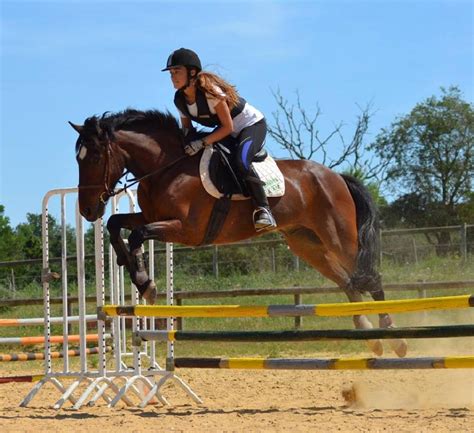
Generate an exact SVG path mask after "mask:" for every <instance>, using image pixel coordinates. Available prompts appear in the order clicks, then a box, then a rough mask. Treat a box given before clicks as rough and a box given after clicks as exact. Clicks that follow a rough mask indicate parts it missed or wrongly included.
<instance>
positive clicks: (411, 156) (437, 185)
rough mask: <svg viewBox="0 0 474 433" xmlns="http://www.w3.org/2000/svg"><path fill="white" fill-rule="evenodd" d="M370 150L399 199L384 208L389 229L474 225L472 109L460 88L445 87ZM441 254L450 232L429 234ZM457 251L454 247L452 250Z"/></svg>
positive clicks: (447, 246)
mask: <svg viewBox="0 0 474 433" xmlns="http://www.w3.org/2000/svg"><path fill="white" fill-rule="evenodd" d="M372 150H374V151H375V153H376V154H377V156H378V157H379V158H380V159H381V161H382V162H383V164H384V165H385V166H386V170H387V171H386V176H385V179H384V180H386V181H387V183H388V185H389V186H391V187H392V189H393V190H397V191H398V192H399V194H398V197H397V199H396V200H395V201H394V202H393V203H391V204H390V205H388V206H385V207H384V208H383V209H382V220H383V222H384V225H385V226H386V227H394V226H412V227H421V226H444V225H453V224H460V223H462V222H469V221H473V219H474V214H473V213H472V206H468V204H467V203H468V202H469V201H470V197H472V180H473V176H474V107H473V105H472V104H469V103H468V102H466V101H464V100H463V99H462V94H461V92H460V90H459V89H458V88H457V87H450V88H449V89H444V88H441V96H440V97H436V96H431V97H430V98H428V99H426V100H425V101H423V102H421V103H419V104H417V105H416V106H415V107H414V108H413V110H412V111H411V112H410V113H409V114H407V115H405V116H403V117H401V118H398V119H397V120H396V121H395V122H394V123H392V125H391V126H390V128H387V129H383V130H382V132H381V133H380V134H379V135H378V136H377V138H376V141H375V143H374V144H373V145H372ZM426 237H427V238H428V240H429V241H430V243H432V244H434V245H436V251H437V253H438V254H439V255H445V254H446V253H447V252H449V251H450V250H451V249H453V248H451V246H450V243H451V239H450V233H449V232H447V231H441V230H438V231H437V230H434V231H433V232H432V233H427V234H426ZM453 251H454V249H453Z"/></svg>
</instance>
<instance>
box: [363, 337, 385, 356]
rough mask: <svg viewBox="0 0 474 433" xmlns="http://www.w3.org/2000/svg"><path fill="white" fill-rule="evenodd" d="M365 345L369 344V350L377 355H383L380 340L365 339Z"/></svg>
mask: <svg viewBox="0 0 474 433" xmlns="http://www.w3.org/2000/svg"><path fill="white" fill-rule="evenodd" d="M367 346H369V348H370V350H371V351H372V352H374V353H375V354H376V355H377V356H382V355H383V346H382V342H381V341H380V340H367Z"/></svg>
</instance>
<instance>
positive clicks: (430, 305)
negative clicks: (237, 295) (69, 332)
mask: <svg viewBox="0 0 474 433" xmlns="http://www.w3.org/2000/svg"><path fill="white" fill-rule="evenodd" d="M469 307H474V295H461V296H443V297H437V298H424V299H403V300H396V301H376V302H373V301H371V302H347V303H337V304H320V305H270V306H262V305H255V306H242V305H189V306H173V305H134V306H121V305H105V306H103V307H101V308H98V314H99V316H100V317H102V318H103V319H104V318H105V317H106V316H129V317H134V316H140V317H225V318H229V317H295V316H320V317H331V316H353V315H359V314H377V313H408V312H414V311H426V310H451V309H457V308H469ZM104 315H105V317H104Z"/></svg>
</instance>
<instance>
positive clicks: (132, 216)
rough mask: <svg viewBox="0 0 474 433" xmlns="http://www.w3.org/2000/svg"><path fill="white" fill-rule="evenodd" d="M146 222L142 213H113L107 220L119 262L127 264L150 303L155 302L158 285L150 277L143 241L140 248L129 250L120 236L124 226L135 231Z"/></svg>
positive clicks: (131, 276)
mask: <svg viewBox="0 0 474 433" xmlns="http://www.w3.org/2000/svg"><path fill="white" fill-rule="evenodd" d="M144 223H145V219H144V217H143V214H142V213H129V214H116V215H112V216H111V217H110V218H109V220H108V221H107V230H108V231H109V233H110V243H111V244H112V246H113V248H114V250H115V253H116V254H117V264H118V265H119V266H122V265H125V267H126V268H127V270H128V272H129V274H130V278H131V280H132V282H133V284H135V286H136V287H137V289H138V292H139V293H140V295H141V296H142V297H143V298H144V299H146V300H147V301H148V302H149V303H150V304H154V302H155V299H156V285H155V283H154V281H152V280H151V279H150V278H149V277H148V272H147V270H146V266H145V259H144V257H143V250H142V248H141V246H142V243H143V242H142V243H141V244H140V246H139V247H138V248H130V252H129V251H128V249H127V247H126V246H125V243H124V241H123V239H122V237H121V236H120V231H121V229H122V228H125V229H128V230H131V231H132V233H134V231H135V230H136V229H137V228H140V227H143V226H144Z"/></svg>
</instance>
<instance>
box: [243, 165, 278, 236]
mask: <svg viewBox="0 0 474 433" xmlns="http://www.w3.org/2000/svg"><path fill="white" fill-rule="evenodd" d="M245 180H246V181H247V188H248V190H249V193H250V195H251V196H252V201H253V202H254V205H255V206H256V209H255V210H254V211H253V224H254V226H255V230H256V231H257V232H259V231H262V230H269V229H274V228H275V227H276V226H277V223H276V221H275V218H274V217H273V215H272V212H271V210H270V206H269V204H268V198H267V195H266V194H265V190H264V189H263V182H262V181H261V180H260V179H259V177H258V175H257V173H256V172H255V170H253V169H251V170H250V173H249V175H248V176H247V178H246V179H245Z"/></svg>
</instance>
